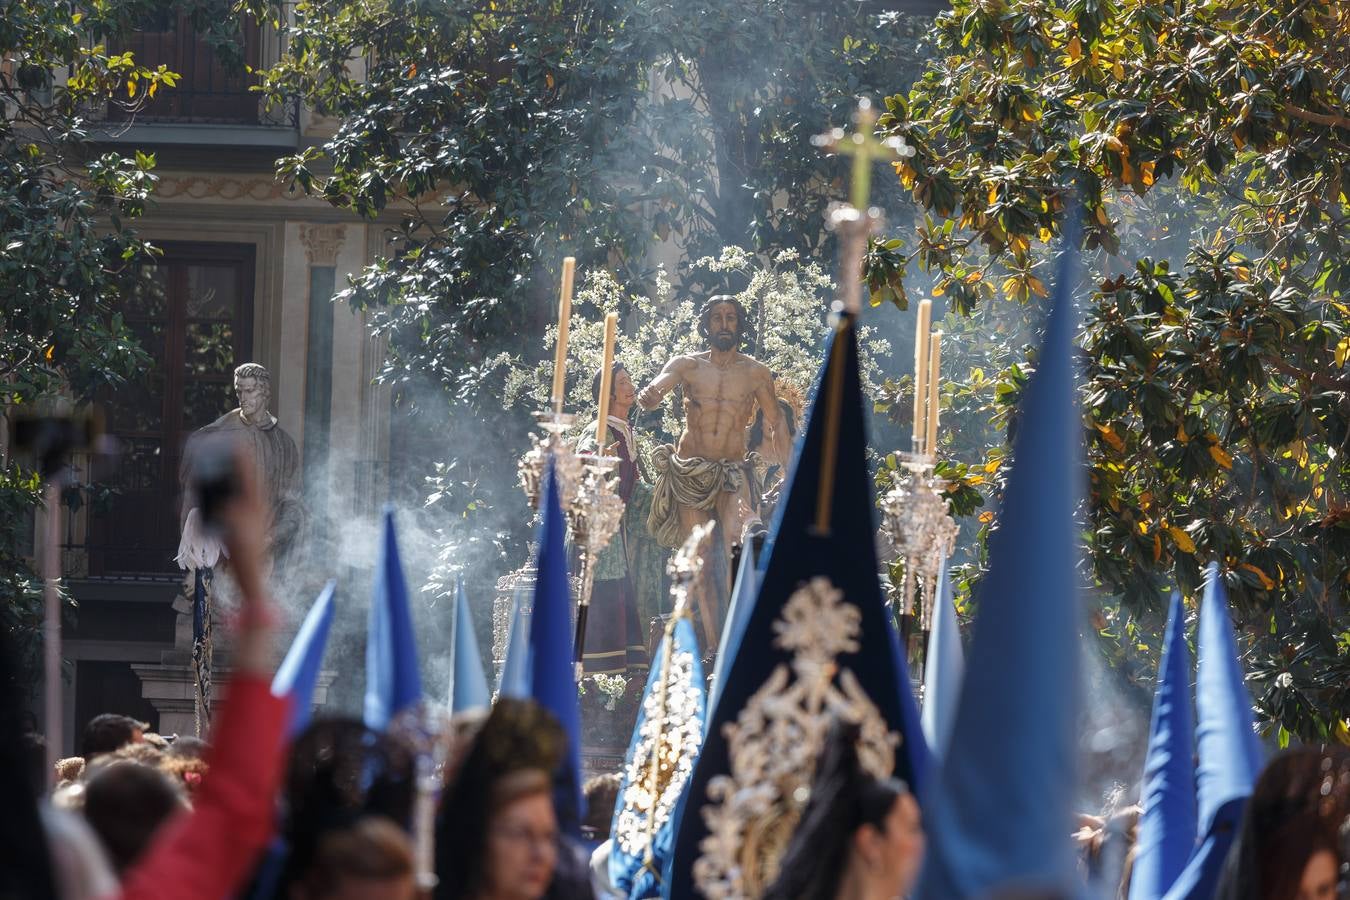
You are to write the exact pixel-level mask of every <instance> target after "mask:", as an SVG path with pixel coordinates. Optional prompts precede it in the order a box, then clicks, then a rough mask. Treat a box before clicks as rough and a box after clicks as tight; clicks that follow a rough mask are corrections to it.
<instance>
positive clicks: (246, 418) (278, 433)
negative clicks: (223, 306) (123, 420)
mask: <svg viewBox="0 0 1350 900" xmlns="http://www.w3.org/2000/svg"><path fill="white" fill-rule="evenodd" d="M234 392H235V396H236V397H238V398H239V406H238V408H237V409H232V410H230V411H229V412H227V413H226V414H225V415H223V416H221V417H220V418H219V419H217V420H216V421H214V422H212V423H211V424H210V425H207V426H205V427H203V428H200V429H198V430H197V431H195V432H194V433H193V435H192V437H190V438H188V442H187V447H186V448H185V449H184V451H183V464H182V467H181V469H180V470H179V478H180V480H181V481H182V484H183V488H184V490H183V497H184V500H183V510H182V517H181V525H182V529H183V531H182V539H181V541H180V542H179V545H178V557H177V560H178V565H179V566H180V567H182V568H184V569H192V570H196V569H200V568H210V567H213V566H214V565H215V564H216V563H217V561H218V560H219V558H220V551H221V547H220V544H219V542H218V541H217V540H216V539H215V538H213V537H212V536H210V535H208V534H206V533H205V532H204V531H203V529H202V523H201V519H200V515H199V512H198V510H197V509H196V506H195V498H194V497H193V496H192V493H191V491H190V490H188V487H189V485H188V482H189V479H190V478H191V473H192V468H193V462H194V458H195V457H194V454H195V452H196V451H197V450H198V448H199V447H200V446H201V442H202V441H203V440H205V439H207V438H209V437H210V436H213V435H227V436H229V437H230V438H233V439H235V440H238V441H241V442H242V443H244V445H245V446H247V447H248V449H249V450H250V454H249V455H250V456H251V457H252V459H253V461H254V464H255V466H256V467H257V475H258V484H259V486H260V487H261V488H262V493H263V496H264V497H265V498H267V500H268V504H269V507H270V509H271V512H272V516H271V522H270V524H269V527H268V542H267V544H268V549H269V551H270V552H269V557H270V560H271V564H272V574H273V576H274V577H276V576H280V575H282V574H284V573H285V572H286V571H287V570H288V568H290V567H291V566H292V565H293V564H294V563H295V562H296V556H297V555H298V553H297V551H298V550H299V544H300V542H301V536H302V534H303V532H304V527H305V520H306V514H305V506H304V501H303V500H302V499H301V484H300V452H299V450H298V449H296V446H295V441H294V439H292V438H291V436H290V435H289V434H287V433H286V432H285V431H284V430H283V429H282V428H281V426H280V425H278V424H277V418H276V416H274V415H272V413H271V412H269V411H268V409H267V405H268V403H269V402H270V400H271V398H272V378H271V376H270V375H269V374H268V372H267V369H266V368H264V367H263V366H261V365H259V364H258V363H244V364H243V365H242V366H239V367H238V368H237V369H235V370H234Z"/></svg>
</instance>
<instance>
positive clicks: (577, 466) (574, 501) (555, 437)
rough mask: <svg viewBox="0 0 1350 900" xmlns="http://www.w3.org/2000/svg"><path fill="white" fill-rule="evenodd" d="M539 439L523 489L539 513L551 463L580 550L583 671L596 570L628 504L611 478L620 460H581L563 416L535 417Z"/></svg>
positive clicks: (524, 467) (523, 474) (523, 472)
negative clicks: (568, 434)
mask: <svg viewBox="0 0 1350 900" xmlns="http://www.w3.org/2000/svg"><path fill="white" fill-rule="evenodd" d="M535 418H536V419H537V420H538V422H539V427H540V430H541V431H542V432H543V433H542V435H540V434H532V435H530V440H531V442H532V443H533V446H532V447H531V448H530V450H529V451H528V452H527V453H526V454H525V455H524V456H523V457H521V460H520V463H519V470H520V485H521V487H522V488H523V489H524V490H525V495H526V496H527V497H528V498H529V501H530V506H531V507H532V508H533V509H534V510H535V511H536V512H537V511H538V510H539V504H540V501H541V499H542V497H543V487H544V477H545V473H546V472H547V471H548V466H549V460H550V459H551V460H552V461H553V477H554V479H555V480H556V482H557V485H558V498H559V501H560V503H561V504H562V510H563V515H564V516H565V517H566V519H567V530H568V535H569V539H570V540H571V543H572V546H573V547H575V548H576V550H577V557H578V570H579V572H578V574H579V576H580V578H579V581H580V587H579V590H578V592H577V611H576V637H575V640H574V642H573V647H574V648H575V651H576V662H577V665H578V666H580V665H581V660H582V656H583V654H584V653H585V647H586V617H587V614H588V613H589V611H590V604H591V591H592V589H593V588H594V587H595V564H596V561H597V560H598V559H599V557H600V553H601V552H602V551H603V550H604V549H605V547H607V546H608V545H609V542H610V539H611V538H613V537H614V534H615V532H617V531H618V530H619V521H620V519H622V518H623V499H622V498H621V497H620V496H619V495H618V494H617V493H616V492H615V490H614V488H615V485H614V480H613V478H612V475H613V473H614V472H615V469H616V467H617V466H618V463H619V460H618V459H617V458H616V457H613V456H600V455H598V454H597V455H590V454H579V453H577V451H576V446H575V444H574V442H572V441H569V440H568V439H566V438H565V437H564V436H563V435H564V433H565V432H566V431H567V429H568V428H569V427H570V426H571V425H572V424H573V422H574V421H575V417H574V416H570V415H566V414H564V413H559V412H540V413H536V414H535Z"/></svg>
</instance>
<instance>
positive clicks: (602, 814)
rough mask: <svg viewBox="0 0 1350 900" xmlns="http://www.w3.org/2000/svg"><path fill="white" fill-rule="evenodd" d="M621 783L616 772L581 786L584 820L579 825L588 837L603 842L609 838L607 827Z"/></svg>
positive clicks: (595, 778) (607, 773) (597, 776)
mask: <svg viewBox="0 0 1350 900" xmlns="http://www.w3.org/2000/svg"><path fill="white" fill-rule="evenodd" d="M622 783H623V778H622V776H620V775H619V773H618V772H606V773H605V774H604V775H596V776H595V777H594V778H590V779H588V780H587V781H586V783H585V784H584V785H582V786H581V793H582V794H583V795H584V796H585V797H586V819H585V821H583V822H582V823H581V830H582V832H583V833H585V832H590V834H589V835H587V836H588V837H590V838H592V839H594V840H599V841H603V840H604V839H605V838H607V837H609V826H610V822H611V820H613V818H614V804H615V802H616V801H617V800H618V799H619V786H620V785H621V784H622Z"/></svg>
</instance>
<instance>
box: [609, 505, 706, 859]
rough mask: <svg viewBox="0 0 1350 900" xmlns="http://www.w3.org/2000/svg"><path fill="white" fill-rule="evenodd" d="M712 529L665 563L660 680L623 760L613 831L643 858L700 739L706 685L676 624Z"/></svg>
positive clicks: (686, 611) (684, 614) (693, 536)
mask: <svg viewBox="0 0 1350 900" xmlns="http://www.w3.org/2000/svg"><path fill="white" fill-rule="evenodd" d="M713 530H714V523H712V522H706V523H704V524H702V525H695V526H694V528H693V530H692V531H691V532H690V534H689V537H688V538H686V539H685V542H684V545H683V546H681V547H680V549H679V551H677V552H676V553H675V556H674V557H673V558H672V559H671V561H670V562H669V563H668V564H667V571H668V572H670V575H671V579H672V583H671V587H670V593H671V596H672V597H673V598H674V606H673V608H672V609H673V611H672V613H671V617H670V621H669V622H667V623H666V633H665V640H664V641H662V642H661V651H662V658H661V661H660V669H659V670H658V671H660V672H661V680H660V682H658V683H657V685H656V690H651V691H648V692H647V696H646V697H645V698H644V699H643V701H642V712H643V721H642V725H641V726H640V727H639V728H638V740H637V745H636V746H635V748H634V751H633V754H632V758H631V759H630V760H629V761H628V762H627V763H626V764H625V767H624V781H625V787H624V791H623V795H622V796H621V797H620V803H621V805H620V807H619V814H618V818H617V820H616V821H615V825H614V839H615V840H617V841H618V842H619V846H620V848H622V850H623V851H624V852H625V853H627V854H628V855H629V856H638V855H641V856H642V858H643V862H644V864H646V865H650V864H651V863H652V861H653V853H652V842H653V841H654V840H655V839H656V833H657V832H658V831H660V830H661V827H662V826H663V825H665V824H666V822H668V821H669V820H670V816H671V813H673V812H674V810H675V804H676V803H678V802H679V799H680V795H681V794H683V793H684V786H685V784H686V783H687V782H688V781H689V776H690V775H691V774H692V773H693V771H694V761H695V759H697V757H698V752H699V748H700V747H702V745H703V717H702V716H701V715H699V697H700V695H701V691H700V686H699V685H697V684H695V683H694V655H693V654H692V653H690V652H689V651H687V650H680V651H678V652H677V651H676V650H675V629H676V627H677V625H678V624H679V623H680V622H681V621H688V620H689V617H690V610H691V609H692V607H693V603H694V598H693V592H694V591H696V590H698V582H699V575H700V574H701V573H702V571H703V563H704V559H705V558H706V555H707V549H708V546H709V544H711V542H712V535H713Z"/></svg>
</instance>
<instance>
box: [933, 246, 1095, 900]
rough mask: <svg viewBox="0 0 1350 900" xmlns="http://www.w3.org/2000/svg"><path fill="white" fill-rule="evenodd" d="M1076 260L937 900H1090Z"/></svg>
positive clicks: (1027, 433)
mask: <svg viewBox="0 0 1350 900" xmlns="http://www.w3.org/2000/svg"><path fill="white" fill-rule="evenodd" d="M1077 251H1078V247H1077V241H1076V239H1075V238H1073V237H1070V238H1066V241H1065V250H1064V251H1063V253H1062V254H1061V256H1060V262H1059V267H1058V269H1059V270H1058V273H1057V278H1056V284H1055V292H1054V296H1053V298H1052V300H1051V307H1050V315H1049V319H1048V321H1047V323H1046V329H1045V336H1044V339H1043V341H1042V344H1041V350H1040V354H1039V358H1038V364H1037V368H1036V371H1035V373H1034V374H1033V375H1032V376H1031V378H1030V380H1029V381H1028V383H1027V386H1026V391H1025V393H1024V395H1023V397H1022V401H1021V404H1020V407H1019V409H1018V413H1017V425H1016V437H1015V439H1014V442H1013V457H1012V458H1013V463H1012V469H1011V471H1010V472H1009V475H1008V484H1007V489H1006V491H1005V493H1004V497H1003V502H1002V508H1001V509H1000V511H999V517H998V526H997V528H996V530H995V531H994V532H993V534H991V535H990V538H989V570H988V573H987V574H986V575H985V576H984V578H983V580H982V581H981V582H980V585H979V587H978V588H977V589H976V593H975V606H976V610H977V613H976V619H975V623H974V627H973V632H972V635H971V643H970V654H969V657H968V664H967V666H966V672H965V678H964V680H963V682H962V686H961V699H960V705H959V708H958V710H957V713H956V722H955V724H954V725H953V728H952V734H951V739H950V743H949V744H948V746H947V748H946V752H945V754H944V757H943V762H942V766H941V769H940V775H939V776H938V784H937V789H936V791H934V792H931V794H930V798H931V800H930V802H929V804H928V806H927V808H926V810H925V815H926V822H925V825H926V828H927V831H928V856H927V859H926V861H925V864H924V869H923V873H922V875H921V877H920V881H919V890H918V894H917V895H916V896H918V897H920V898H925V900H963V898H974V897H984V896H988V895H989V894H990V893H991V892H994V891H997V890H1000V889H1022V890H1032V891H1051V892H1057V893H1060V894H1064V895H1070V896H1072V895H1074V894H1077V893H1079V892H1081V890H1082V886H1081V884H1080V883H1079V879H1078V877H1077V874H1076V871H1075V864H1074V848H1073V847H1072V845H1071V843H1070V837H1069V835H1070V834H1071V832H1072V830H1073V827H1072V826H1073V812H1074V810H1073V801H1074V794H1075V790H1076V787H1077V783H1076V780H1075V775H1076V772H1077V769H1078V766H1077V757H1078V744H1077V726H1078V711H1079V704H1080V698H1079V683H1080V682H1079V655H1080V652H1081V651H1080V647H1079V633H1080V629H1081V625H1082V619H1083V616H1082V601H1081V598H1080V595H1079V585H1078V574H1077V572H1076V566H1077V563H1078V560H1079V558H1080V543H1081V538H1080V535H1079V532H1078V528H1077V525H1076V523H1075V510H1076V506H1077V503H1078V500H1079V497H1080V494H1081V491H1082V489H1083V487H1084V482H1085V479H1086V468H1085V465H1084V456H1083V446H1082V429H1083V420H1082V412H1081V410H1080V408H1079V404H1078V398H1077V394H1076V389H1075V380H1076V379H1075V371H1074V369H1075V366H1074V359H1073V341H1074V331H1075V315H1074V310H1073V299H1072V291H1073V287H1074V280H1075V273H1076V270H1077V266H1076V261H1077Z"/></svg>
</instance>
